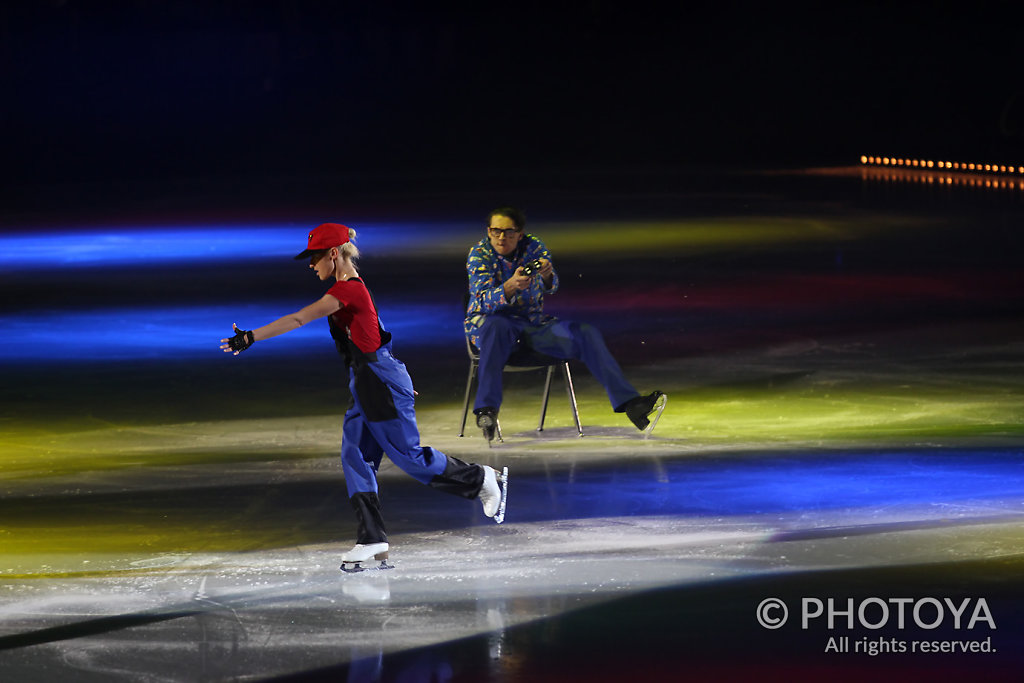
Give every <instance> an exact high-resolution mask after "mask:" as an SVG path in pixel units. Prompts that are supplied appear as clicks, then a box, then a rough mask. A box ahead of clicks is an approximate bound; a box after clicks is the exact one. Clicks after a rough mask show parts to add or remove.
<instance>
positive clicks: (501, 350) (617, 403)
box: [473, 313, 639, 412]
mask: <svg viewBox="0 0 1024 683" xmlns="http://www.w3.org/2000/svg"><path fill="white" fill-rule="evenodd" d="M475 343H476V347H477V349H478V350H479V351H480V370H479V378H480V379H479V386H478V387H477V391H476V402H475V403H474V406H473V407H474V410H480V409H481V408H494V409H495V410H498V409H499V408H500V407H501V398H502V372H503V370H504V367H505V364H506V362H507V361H508V358H509V356H510V355H511V354H512V352H513V351H516V350H517V349H519V348H523V347H525V348H529V349H532V350H533V351H537V352H540V353H543V354H547V355H549V356H554V357H555V358H561V359H563V360H580V361H583V364H584V365H586V366H587V369H588V370H590V373H591V374H592V375H593V376H594V377H595V378H597V381H598V382H600V383H601V386H602V387H604V390H605V391H606V392H607V393H608V400H609V401H610V402H611V404H612V408H614V409H615V410H616V411H619V412H621V410H622V409H623V406H624V404H625V403H626V402H627V401H629V400H630V399H631V398H636V397H637V396H638V395H639V394H638V393H637V390H636V389H634V388H633V385H632V384H630V383H629V382H628V381H626V378H625V377H624V376H623V374H622V368H620V367H619V364H618V363H617V362H616V361H615V358H613V357H612V354H611V352H610V351H608V347H607V346H605V343H604V337H602V336H601V333H600V332H599V331H598V330H597V328H595V327H594V326H592V325H588V324H587V323H577V322H566V321H562V320H553V321H551V322H548V323H545V324H543V325H534V324H532V323H530V322H529V321H527V320H524V319H522V318H512V317H509V316H505V315H501V314H500V313H498V314H491V315H488V316H487V317H486V318H485V319H484V323H483V324H482V325H481V326H480V328H479V330H478V332H477V335H476V341H475Z"/></svg>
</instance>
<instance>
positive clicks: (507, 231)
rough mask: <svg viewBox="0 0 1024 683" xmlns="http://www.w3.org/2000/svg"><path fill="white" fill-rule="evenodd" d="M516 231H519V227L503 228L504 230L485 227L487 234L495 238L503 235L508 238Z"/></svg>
mask: <svg viewBox="0 0 1024 683" xmlns="http://www.w3.org/2000/svg"><path fill="white" fill-rule="evenodd" d="M517 232H519V228H505V229H504V230H502V229H501V228H492V227H488V228H487V234H488V235H490V236H491V237H493V238H495V239H497V238H499V237H504V238H505V239H509V240H510V239H512V236H513V235H515V234H516V233H517Z"/></svg>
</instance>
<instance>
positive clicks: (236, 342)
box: [220, 323, 256, 356]
mask: <svg viewBox="0 0 1024 683" xmlns="http://www.w3.org/2000/svg"><path fill="white" fill-rule="evenodd" d="M231 327H232V329H234V331H235V334H234V336H232V337H228V338H227V339H221V340H220V342H221V344H220V350H221V351H223V352H224V353H234V354H235V355H236V356H237V355H238V354H240V353H241V352H242V351H245V350H246V349H247V348H249V347H250V346H252V345H253V344H254V343H255V342H256V340H255V339H254V338H253V335H252V330H243V329H240V328H239V327H238V325H236V324H234V323H231Z"/></svg>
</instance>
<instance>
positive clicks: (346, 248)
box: [338, 228, 359, 261]
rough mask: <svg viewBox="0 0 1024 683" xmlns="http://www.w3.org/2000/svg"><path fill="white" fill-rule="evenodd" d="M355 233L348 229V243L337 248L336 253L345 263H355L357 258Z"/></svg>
mask: <svg viewBox="0 0 1024 683" xmlns="http://www.w3.org/2000/svg"><path fill="white" fill-rule="evenodd" d="M355 239H356V231H355V230H353V229H352V228H349V229H348V242H345V244H343V245H341V246H340V247H338V252H339V253H341V258H343V259H345V260H346V261H355V260H356V259H357V258H359V248H358V247H357V246H356V245H355V243H354V241H355Z"/></svg>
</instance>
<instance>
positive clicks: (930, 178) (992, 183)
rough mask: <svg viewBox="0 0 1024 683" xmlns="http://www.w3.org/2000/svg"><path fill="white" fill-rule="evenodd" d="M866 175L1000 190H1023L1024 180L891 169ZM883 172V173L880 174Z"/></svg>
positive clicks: (875, 177) (870, 177)
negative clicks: (896, 171) (894, 173)
mask: <svg viewBox="0 0 1024 683" xmlns="http://www.w3.org/2000/svg"><path fill="white" fill-rule="evenodd" d="M866 173H867V174H868V175H866V176H865V177H866V178H868V179H872V180H875V179H877V180H888V181H904V182H905V181H909V182H914V183H923V184H926V185H934V184H936V183H938V184H939V185H957V186H960V185H963V186H965V187H987V188H992V189H1001V190H1016V189H1018V188H1020V189H1022V190H1024V180H1020V181H1017V180H1014V179H1012V178H1011V179H1009V180H1007V179H1005V178H1002V179H1000V178H970V177H967V178H965V177H960V176H952V175H933V174H926V175H921V174H909V173H908V174H896V175H893V174H892V172H891V171H885V170H883V169H879V170H878V171H867V172H866ZM882 174H884V175H882Z"/></svg>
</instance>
